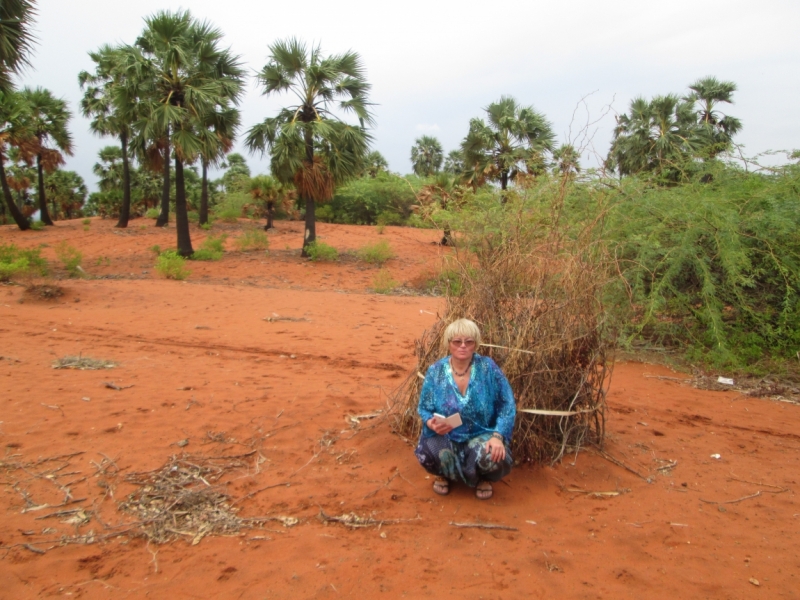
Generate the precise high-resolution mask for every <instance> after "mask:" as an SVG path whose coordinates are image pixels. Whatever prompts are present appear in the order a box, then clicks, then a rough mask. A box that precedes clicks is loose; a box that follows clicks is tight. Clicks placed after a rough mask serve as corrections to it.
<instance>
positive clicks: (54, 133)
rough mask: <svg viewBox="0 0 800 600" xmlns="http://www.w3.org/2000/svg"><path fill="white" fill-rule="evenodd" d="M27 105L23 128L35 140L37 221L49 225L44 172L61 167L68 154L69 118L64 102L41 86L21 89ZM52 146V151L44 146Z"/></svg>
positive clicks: (70, 137) (50, 220)
mask: <svg viewBox="0 0 800 600" xmlns="http://www.w3.org/2000/svg"><path fill="white" fill-rule="evenodd" d="M20 95H21V98H22V100H23V101H24V102H25V103H26V104H27V111H26V119H27V125H26V126H27V128H28V129H29V131H30V132H31V134H32V135H33V136H34V137H36V140H37V141H38V147H37V148H36V152H35V156H36V172H37V177H38V194H39V218H40V219H41V220H42V222H43V223H44V224H45V225H53V224H54V223H53V220H52V219H51V218H50V213H49V212H48V210H47V198H46V196H45V189H44V171H47V172H52V171H54V170H55V169H56V168H58V166H59V165H62V164H64V154H66V155H68V156H71V155H72V136H71V135H70V133H69V130H68V129H67V123H69V120H70V117H71V116H72V115H71V114H70V112H69V110H68V109H67V102H66V101H65V100H62V99H60V98H56V97H55V96H53V94H52V93H51V92H50V90H46V89H44V88H41V87H37V88H36V89H30V88H25V89H23V90H22V92H21V93H20ZM50 143H53V144H55V148H50V147H48V144H50Z"/></svg>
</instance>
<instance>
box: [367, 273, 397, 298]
mask: <svg viewBox="0 0 800 600" xmlns="http://www.w3.org/2000/svg"><path fill="white" fill-rule="evenodd" d="M398 285H399V284H398V282H397V281H395V280H394V279H393V278H392V274H391V273H390V272H389V270H388V269H381V270H380V271H378V272H377V273H376V274H375V277H373V279H372V289H373V291H375V292H376V293H378V294H390V293H391V292H392V291H394V289H395V288H396V287H397V286H398Z"/></svg>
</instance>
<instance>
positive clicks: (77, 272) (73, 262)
mask: <svg viewBox="0 0 800 600" xmlns="http://www.w3.org/2000/svg"><path fill="white" fill-rule="evenodd" d="M55 251H56V258H58V260H60V261H61V264H62V265H64V268H65V269H66V270H67V273H68V274H69V276H70V277H80V276H81V275H83V269H81V262H83V253H82V252H81V251H80V250H78V249H77V248H74V247H73V246H70V245H69V244H68V243H67V242H66V241H63V242H59V243H58V244H57V245H56V247H55Z"/></svg>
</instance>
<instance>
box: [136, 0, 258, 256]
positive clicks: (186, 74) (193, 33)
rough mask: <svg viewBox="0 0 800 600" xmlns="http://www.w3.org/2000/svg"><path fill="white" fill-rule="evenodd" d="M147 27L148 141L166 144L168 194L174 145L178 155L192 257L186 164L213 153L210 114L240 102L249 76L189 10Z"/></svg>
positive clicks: (160, 16) (179, 206) (181, 235)
mask: <svg viewBox="0 0 800 600" xmlns="http://www.w3.org/2000/svg"><path fill="white" fill-rule="evenodd" d="M145 23H146V24H147V27H146V29H145V32H144V33H143V34H142V36H141V37H140V38H139V40H138V41H137V45H138V46H139V47H140V48H141V49H142V51H143V53H144V55H145V57H146V58H147V59H148V61H149V69H150V71H151V73H150V77H149V78H148V81H149V89H148V90H147V94H145V95H144V97H143V100H142V104H144V117H143V119H142V120H141V123H142V139H144V140H160V141H161V144H162V146H163V155H164V165H165V167H164V172H165V178H164V185H165V189H167V190H168V189H169V188H168V185H169V173H168V168H169V167H168V163H167V161H168V160H169V155H170V146H171V147H172V149H173V150H174V154H175V222H176V230H177V234H178V253H179V254H181V255H182V256H191V254H192V253H193V252H194V250H193V249H192V241H191V237H190V235H189V217H188V212H187V206H186V187H185V181H184V165H185V164H191V163H192V162H194V161H195V160H196V159H197V158H198V157H199V156H201V155H202V154H203V151H204V149H206V150H207V149H208V145H207V144H204V141H205V142H207V135H205V134H203V133H202V131H203V130H205V131H206V132H207V128H206V127H205V125H204V122H207V121H204V119H207V115H209V114H212V113H214V112H216V111H220V110H222V109H225V108H228V107H229V106H230V105H231V104H236V103H238V101H239V97H240V96H241V93H242V85H243V76H244V72H243V70H242V68H241V67H240V64H239V58H238V57H236V56H233V55H232V54H231V53H230V52H229V51H228V50H222V49H220V48H219V42H220V40H221V39H222V32H221V31H220V30H219V29H217V28H214V27H212V26H211V25H210V24H209V23H206V22H197V21H195V19H194V18H193V17H192V16H191V14H190V13H189V11H178V12H175V13H172V12H169V11H161V12H159V13H157V14H155V15H154V16H151V17H147V18H146V19H145ZM165 204H166V206H167V210H168V200H167V202H166V203H165V202H164V201H163V198H162V217H163V216H164V215H163V213H164V207H165ZM162 217H159V221H160V220H161V219H162ZM157 224H158V223H157Z"/></svg>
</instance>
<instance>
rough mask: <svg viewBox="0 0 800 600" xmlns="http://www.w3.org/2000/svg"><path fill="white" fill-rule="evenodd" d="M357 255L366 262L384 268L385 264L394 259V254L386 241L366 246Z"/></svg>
mask: <svg viewBox="0 0 800 600" xmlns="http://www.w3.org/2000/svg"><path fill="white" fill-rule="evenodd" d="M357 254H358V257H359V258H360V259H361V260H363V261H364V262H368V263H370V264H372V265H378V266H383V263H385V262H386V261H387V260H389V259H390V258H393V257H394V252H392V248H391V247H390V246H389V242H387V241H386V240H381V241H380V242H376V243H374V244H370V245H367V246H364V247H363V248H361V249H360V250H359V251H358V253H357Z"/></svg>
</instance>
